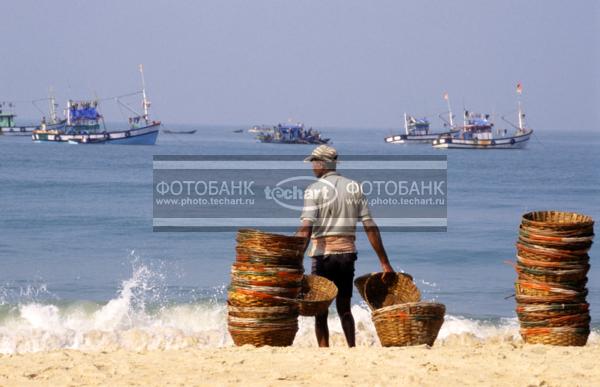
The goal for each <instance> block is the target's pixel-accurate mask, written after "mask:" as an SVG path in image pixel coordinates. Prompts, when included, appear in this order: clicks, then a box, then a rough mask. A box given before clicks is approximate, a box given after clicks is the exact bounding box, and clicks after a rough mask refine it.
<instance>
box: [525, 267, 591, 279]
mask: <svg viewBox="0 0 600 387" xmlns="http://www.w3.org/2000/svg"><path fill="white" fill-rule="evenodd" d="M515 268H516V270H517V273H518V274H519V275H518V277H519V279H531V280H534V281H537V282H555V283H573V284H575V283H579V282H580V281H585V280H586V279H587V277H586V275H587V272H588V269H589V265H588V267H587V268H585V269H577V270H556V269H555V270H548V269H532V268H530V267H527V266H523V265H521V264H517V265H516V267H515Z"/></svg>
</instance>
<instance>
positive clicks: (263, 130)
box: [248, 125, 273, 134]
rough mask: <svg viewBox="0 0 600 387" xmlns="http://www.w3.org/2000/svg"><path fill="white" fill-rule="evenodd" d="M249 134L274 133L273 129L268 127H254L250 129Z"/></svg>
mask: <svg viewBox="0 0 600 387" xmlns="http://www.w3.org/2000/svg"><path fill="white" fill-rule="evenodd" d="M248 133H253V134H260V133H266V134H268V133H273V127H271V126H267V125H254V126H253V127H251V128H250V129H248Z"/></svg>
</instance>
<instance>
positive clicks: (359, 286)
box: [354, 273, 377, 301]
mask: <svg viewBox="0 0 600 387" xmlns="http://www.w3.org/2000/svg"><path fill="white" fill-rule="evenodd" d="M374 274H377V273H368V274H363V275H361V276H360V277H356V278H355V279H354V286H356V290H358V294H360V296H361V297H362V299H363V300H365V301H366V299H367V298H366V297H365V285H366V284H367V280H368V279H369V277H371V276H372V275H374Z"/></svg>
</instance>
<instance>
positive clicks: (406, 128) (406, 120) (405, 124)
mask: <svg viewBox="0 0 600 387" xmlns="http://www.w3.org/2000/svg"><path fill="white" fill-rule="evenodd" d="M404 132H405V133H406V134H408V119H407V118H406V113H404Z"/></svg>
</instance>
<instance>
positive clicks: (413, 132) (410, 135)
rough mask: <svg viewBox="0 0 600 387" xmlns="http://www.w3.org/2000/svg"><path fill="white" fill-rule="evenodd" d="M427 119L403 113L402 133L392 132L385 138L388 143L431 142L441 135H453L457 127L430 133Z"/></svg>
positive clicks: (456, 131)
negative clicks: (392, 133)
mask: <svg viewBox="0 0 600 387" xmlns="http://www.w3.org/2000/svg"><path fill="white" fill-rule="evenodd" d="M429 126H430V124H429V120H427V118H420V119H419V118H415V117H413V116H410V115H407V114H406V113H404V131H405V133H404V134H394V135H391V136H388V137H386V138H385V142H387V143H388V144H431V143H432V142H433V140H435V139H437V138H438V137H439V136H441V135H454V134H456V133H458V129H456V128H453V129H452V130H450V131H447V132H442V133H431V132H430V131H429Z"/></svg>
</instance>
